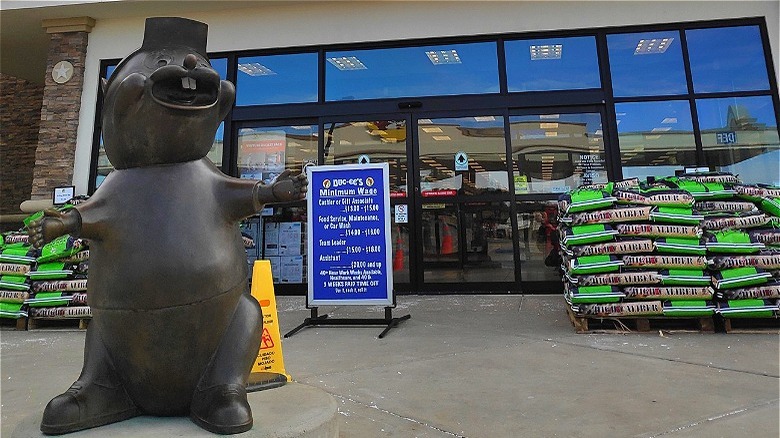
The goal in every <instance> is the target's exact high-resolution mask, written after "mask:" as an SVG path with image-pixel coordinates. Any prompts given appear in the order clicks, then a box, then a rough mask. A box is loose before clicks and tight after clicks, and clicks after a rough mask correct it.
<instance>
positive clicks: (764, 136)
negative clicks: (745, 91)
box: [696, 96, 780, 185]
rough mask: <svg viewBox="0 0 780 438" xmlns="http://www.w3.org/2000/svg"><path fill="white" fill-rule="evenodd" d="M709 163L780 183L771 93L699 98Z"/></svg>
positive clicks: (779, 153) (779, 146) (751, 178)
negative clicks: (768, 94)
mask: <svg viewBox="0 0 780 438" xmlns="http://www.w3.org/2000/svg"><path fill="white" fill-rule="evenodd" d="M696 110H697V112H698V115H699V127H700V129H701V143H702V146H703V148H704V157H705V160H706V163H707V165H709V166H714V167H716V168H719V170H723V171H727V172H732V173H734V174H738V175H739V177H740V179H742V180H743V181H744V182H750V183H768V184H775V185H780V144H778V143H779V140H778V133H777V122H776V119H775V109H774V106H773V105H772V98H771V97H770V96H755V97H730V98H721V99H700V100H697V101H696Z"/></svg>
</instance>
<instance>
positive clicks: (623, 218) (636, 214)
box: [560, 206, 653, 225]
mask: <svg viewBox="0 0 780 438" xmlns="http://www.w3.org/2000/svg"><path fill="white" fill-rule="evenodd" d="M652 209H653V207H650V206H642V207H615V208H609V209H605V210H595V211H584V212H582V213H574V214H571V215H568V216H563V217H561V218H560V220H561V222H563V223H565V224H569V225H585V224H612V223H619V222H636V221H646V220H648V219H650V211H651V210H652Z"/></svg>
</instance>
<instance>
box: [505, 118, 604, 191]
mask: <svg viewBox="0 0 780 438" xmlns="http://www.w3.org/2000/svg"><path fill="white" fill-rule="evenodd" d="M509 126H510V130H511V141H512V168H513V169H512V171H513V183H514V189H515V194H528V193H560V192H568V191H570V190H572V189H574V188H576V187H577V186H579V185H581V184H592V183H601V182H606V181H607V169H606V162H605V155H604V133H603V130H602V127H601V115H600V114H599V113H577V114H534V115H524V116H510V117H509Z"/></svg>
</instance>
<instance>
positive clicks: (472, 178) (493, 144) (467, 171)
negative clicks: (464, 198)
mask: <svg viewBox="0 0 780 438" xmlns="http://www.w3.org/2000/svg"><path fill="white" fill-rule="evenodd" d="M417 125H418V133H417V136H418V141H419V145H420V192H421V194H422V196H423V197H430V196H453V195H456V194H461V195H478V194H483V193H499V192H504V193H505V192H507V191H509V179H508V177H507V172H506V168H507V165H506V142H505V140H504V118H503V117H501V116H476V117H460V118H442V119H419V120H418V121H417Z"/></svg>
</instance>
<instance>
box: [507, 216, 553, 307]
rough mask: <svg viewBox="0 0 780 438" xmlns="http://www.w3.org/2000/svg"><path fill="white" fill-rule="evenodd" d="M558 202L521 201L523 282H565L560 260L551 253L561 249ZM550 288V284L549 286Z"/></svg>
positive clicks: (518, 225)
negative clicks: (562, 276)
mask: <svg viewBox="0 0 780 438" xmlns="http://www.w3.org/2000/svg"><path fill="white" fill-rule="evenodd" d="M557 227H558V204H557V202H555V201H523V202H518V203H517V230H518V235H517V238H518V240H519V242H520V276H521V278H522V281H524V282H529V281H554V282H556V284H561V271H560V264H559V263H560V262H559V261H558V260H553V259H554V257H551V254H552V255H553V256H554V254H555V253H556V252H557V251H558V250H559V249H560V243H559V239H558V228H557ZM546 287H547V288H548V289H547V291H548V292H552V291H549V287H550V286H549V285H547V286H546Z"/></svg>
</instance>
